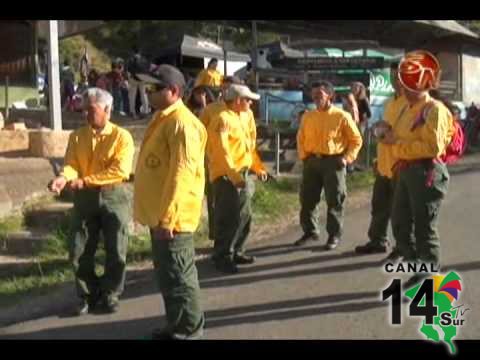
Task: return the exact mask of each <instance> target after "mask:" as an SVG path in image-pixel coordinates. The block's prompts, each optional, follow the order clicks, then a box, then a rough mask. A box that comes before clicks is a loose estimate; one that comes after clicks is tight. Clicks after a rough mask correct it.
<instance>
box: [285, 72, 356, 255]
mask: <svg viewBox="0 0 480 360" xmlns="http://www.w3.org/2000/svg"><path fill="white" fill-rule="evenodd" d="M334 96H335V91H334V88H333V85H332V84H330V83H329V82H327V81H321V82H317V83H315V84H313V85H312V99H313V101H314V102H315V104H316V106H317V109H316V110H313V111H309V112H306V113H305V115H304V116H303V118H302V121H301V125H300V129H299V131H298V133H297V147H298V156H299V158H300V160H303V178H302V185H301V190H300V203H301V211H300V223H301V225H302V229H303V232H304V234H303V236H302V237H301V238H300V239H299V240H297V241H296V242H295V244H294V245H296V246H303V245H305V244H306V243H308V242H310V241H311V240H318V239H319V235H318V224H317V219H316V218H315V216H314V210H315V208H316V207H317V205H318V203H319V202H320V195H321V192H322V189H323V188H325V198H326V201H327V207H328V210H327V233H328V241H327V246H326V248H327V250H333V249H335V248H336V247H337V246H338V244H339V242H340V239H341V236H342V226H343V204H344V202H345V199H346V196H347V188H346V179H345V177H346V166H347V164H351V163H352V162H353V161H354V160H355V159H356V157H357V155H358V152H359V151H360V148H361V147H362V136H361V135H360V132H359V131H358V128H357V126H356V124H355V122H354V121H353V119H352V116H351V115H350V114H349V113H347V112H346V111H343V110H341V109H339V108H336V107H335V106H333V104H332V101H333V98H334Z"/></svg>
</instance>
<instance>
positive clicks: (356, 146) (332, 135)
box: [297, 106, 362, 163]
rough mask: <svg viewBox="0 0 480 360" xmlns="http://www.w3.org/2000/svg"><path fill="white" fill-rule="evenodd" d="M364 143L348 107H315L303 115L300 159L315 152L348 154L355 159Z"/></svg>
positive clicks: (298, 143)
mask: <svg viewBox="0 0 480 360" xmlns="http://www.w3.org/2000/svg"><path fill="white" fill-rule="evenodd" d="M361 147H362V136H361V135H360V132H359V131H358V128H357V125H356V124H355V122H354V121H353V120H352V116H351V115H350V114H349V113H347V112H346V111H343V110H341V109H339V108H337V107H335V106H331V107H330V108H329V109H328V110H327V111H319V110H313V111H309V112H307V113H305V114H304V115H303V117H302V120H301V124H300V128H299V130H298V134H297V150H298V156H299V158H300V160H304V159H305V158H307V157H308V156H310V155H315V154H316V155H338V154H344V156H345V158H346V160H347V161H348V162H349V163H351V162H353V161H354V160H355V159H356V158H357V155H358V152H359V151H360V148H361Z"/></svg>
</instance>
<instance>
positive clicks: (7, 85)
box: [5, 76, 9, 121]
mask: <svg viewBox="0 0 480 360" xmlns="http://www.w3.org/2000/svg"><path fill="white" fill-rule="evenodd" d="M8 88H9V79H8V76H6V77H5V121H7V120H8V116H9V110H8V108H9V104H8Z"/></svg>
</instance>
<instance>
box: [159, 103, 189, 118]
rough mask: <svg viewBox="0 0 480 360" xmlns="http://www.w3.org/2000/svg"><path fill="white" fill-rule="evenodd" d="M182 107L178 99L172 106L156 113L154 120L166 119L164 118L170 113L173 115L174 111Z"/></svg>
mask: <svg viewBox="0 0 480 360" xmlns="http://www.w3.org/2000/svg"><path fill="white" fill-rule="evenodd" d="M182 105H183V101H182V99H178V100H177V101H176V102H175V103H173V104H172V105H170V106H169V107H167V108H166V109H164V110H160V111H158V112H157V115H156V116H155V118H157V117H166V116H168V115H170V114H171V113H173V112H174V111H176V110H178V109H179V108H180V107H181V106H182Z"/></svg>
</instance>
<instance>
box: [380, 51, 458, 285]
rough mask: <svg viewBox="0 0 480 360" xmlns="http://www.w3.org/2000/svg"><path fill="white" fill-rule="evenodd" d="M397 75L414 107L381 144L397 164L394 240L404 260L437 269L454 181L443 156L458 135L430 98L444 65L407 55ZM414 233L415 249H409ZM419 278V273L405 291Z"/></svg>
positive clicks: (415, 54) (444, 110)
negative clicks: (442, 217)
mask: <svg viewBox="0 0 480 360" xmlns="http://www.w3.org/2000/svg"><path fill="white" fill-rule="evenodd" d="M398 76H399V81H400V83H401V85H402V87H403V92H404V94H405V98H406V99H407V101H408V105H409V106H408V107H407V108H406V109H405V111H403V112H402V114H400V117H399V119H398V122H397V124H396V126H395V128H394V129H393V130H392V131H389V132H387V133H386V135H385V137H384V138H383V140H382V141H383V143H385V144H388V145H389V146H390V147H391V151H392V153H393V156H394V157H395V158H396V159H397V162H396V164H395V166H394V173H395V177H396V185H395V194H394V197H393V207H392V229H393V235H394V236H395V239H396V241H397V246H398V248H399V251H400V255H401V256H402V257H403V258H404V260H405V261H409V262H422V263H427V264H433V265H434V266H437V267H438V265H439V262H440V241H439V236H438V230H437V223H438V215H439V211H440V206H441V203H442V200H443V198H444V197H445V195H446V193H447V189H448V184H449V178H450V176H449V174H448V170H447V167H446V165H445V164H444V163H443V162H442V161H440V160H439V157H440V156H441V155H443V154H444V153H445V150H446V148H447V146H448V144H449V142H450V140H451V137H452V135H453V133H452V128H453V117H452V114H451V113H450V111H449V110H448V109H447V108H446V107H445V105H444V104H443V103H441V102H440V101H437V100H434V99H432V98H431V97H430V95H429V94H428V91H429V90H431V89H433V88H436V87H437V86H438V83H439V80H440V65H439V63H438V61H437V59H436V58H435V57H434V56H433V55H432V54H430V53H428V52H426V51H421V50H420V51H413V52H410V53H407V54H406V55H405V57H404V58H403V59H402V61H401V62H400V65H399V72H398ZM412 234H413V235H414V238H415V245H416V249H412V248H411V247H410V246H409V242H410V238H411V236H412ZM428 268H429V269H430V266H428ZM424 275H428V274H424ZM420 279H421V276H420V275H419V274H416V275H415V276H413V277H412V278H411V279H409V280H408V281H407V283H406V284H405V288H408V287H410V286H412V285H414V284H415V283H416V282H418V281H419V280H420Z"/></svg>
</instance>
